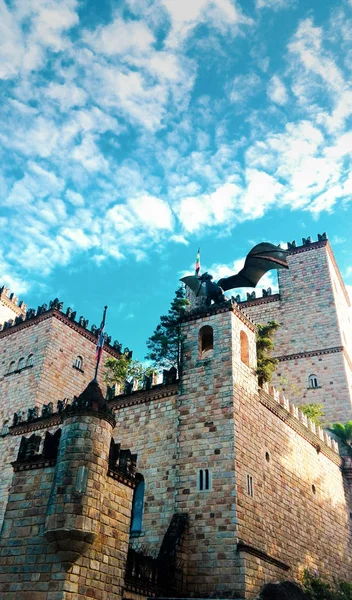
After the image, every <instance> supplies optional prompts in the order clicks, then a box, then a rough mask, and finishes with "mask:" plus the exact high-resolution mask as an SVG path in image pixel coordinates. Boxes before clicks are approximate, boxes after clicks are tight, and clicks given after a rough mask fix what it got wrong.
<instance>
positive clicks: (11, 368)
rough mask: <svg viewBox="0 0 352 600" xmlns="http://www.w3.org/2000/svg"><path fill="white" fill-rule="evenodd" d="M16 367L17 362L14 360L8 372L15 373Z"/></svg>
mask: <svg viewBox="0 0 352 600" xmlns="http://www.w3.org/2000/svg"><path fill="white" fill-rule="evenodd" d="M15 365H16V362H15V361H14V360H12V361H11V362H10V364H9V370H8V373H13V371H14V370H15V368H16V367H15Z"/></svg>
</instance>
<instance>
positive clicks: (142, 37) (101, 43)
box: [84, 17, 155, 59]
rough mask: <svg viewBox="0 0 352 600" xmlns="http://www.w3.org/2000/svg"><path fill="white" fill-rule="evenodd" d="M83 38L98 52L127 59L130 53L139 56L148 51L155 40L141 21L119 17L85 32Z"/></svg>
mask: <svg viewBox="0 0 352 600" xmlns="http://www.w3.org/2000/svg"><path fill="white" fill-rule="evenodd" d="M84 40H85V41H86V42H87V43H88V45H89V46H91V47H92V48H93V49H94V50H95V51H96V52H99V53H100V54H106V55H108V56H113V55H122V56H125V57H128V59H129V58H130V56H131V54H132V55H137V56H140V55H143V54H144V53H145V52H148V51H150V49H151V45H152V44H153V43H154V41H155V39H154V35H153V33H152V32H151V31H150V29H149V27H147V25H145V24H144V23H142V22H141V21H135V20H133V21H132V20H131V21H126V20H124V19H122V18H121V17H117V18H116V19H114V21H113V22H112V23H109V25H106V26H105V27H100V28H98V29H97V30H95V31H94V32H92V33H91V32H86V33H85V35H84Z"/></svg>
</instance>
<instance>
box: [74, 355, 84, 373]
mask: <svg viewBox="0 0 352 600" xmlns="http://www.w3.org/2000/svg"><path fill="white" fill-rule="evenodd" d="M73 366H74V367H76V369H79V370H80V371H82V369H83V358H82V356H76V358H75V362H74V365H73Z"/></svg>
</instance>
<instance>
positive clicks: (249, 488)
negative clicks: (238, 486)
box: [247, 475, 254, 498]
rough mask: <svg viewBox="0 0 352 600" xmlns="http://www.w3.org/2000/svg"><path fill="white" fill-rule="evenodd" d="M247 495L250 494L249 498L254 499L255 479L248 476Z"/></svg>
mask: <svg viewBox="0 0 352 600" xmlns="http://www.w3.org/2000/svg"><path fill="white" fill-rule="evenodd" d="M247 493H248V496H250V497H251V498H253V496H254V493H253V477H252V475H247Z"/></svg>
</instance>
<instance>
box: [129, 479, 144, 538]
mask: <svg viewBox="0 0 352 600" xmlns="http://www.w3.org/2000/svg"><path fill="white" fill-rule="evenodd" d="M137 477H139V482H138V483H137V485H136V488H135V490H134V494H133V501H132V515H131V535H138V534H140V533H141V532H142V521H143V506H144V490H145V483H144V477H143V475H140V474H138V475H137Z"/></svg>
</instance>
